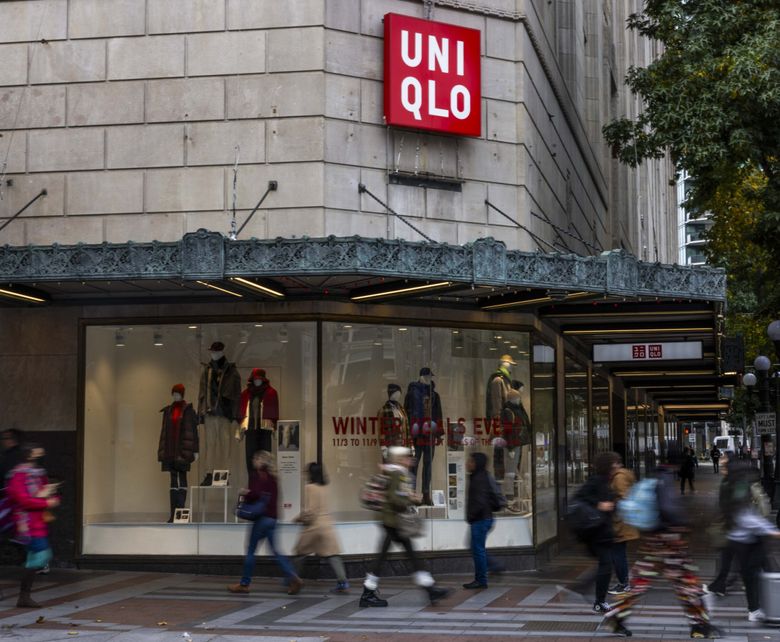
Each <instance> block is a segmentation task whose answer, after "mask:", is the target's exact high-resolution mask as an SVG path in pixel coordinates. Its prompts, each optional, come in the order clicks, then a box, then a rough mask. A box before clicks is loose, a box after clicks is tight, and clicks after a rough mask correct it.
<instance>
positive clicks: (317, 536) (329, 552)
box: [293, 462, 349, 593]
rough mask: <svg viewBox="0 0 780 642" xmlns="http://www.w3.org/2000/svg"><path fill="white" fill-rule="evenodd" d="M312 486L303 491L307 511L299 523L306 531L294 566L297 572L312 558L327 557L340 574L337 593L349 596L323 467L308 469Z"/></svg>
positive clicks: (303, 532) (337, 575)
mask: <svg viewBox="0 0 780 642" xmlns="http://www.w3.org/2000/svg"><path fill="white" fill-rule="evenodd" d="M308 469H309V482H308V483H307V484H306V487H305V488H304V491H303V510H302V511H301V514H300V515H298V517H296V518H295V521H296V522H298V523H300V524H303V530H302V531H301V533H300V535H299V536H298V541H297V542H296V543H295V547H294V548H293V555H294V556H295V559H294V561H293V563H294V564H295V567H296V569H297V570H299V571H300V567H301V566H302V565H303V562H304V560H305V559H306V557H307V556H308V555H316V556H317V557H324V558H326V559H327V560H328V563H329V564H330V566H331V568H332V569H333V572H334V573H335V574H336V580H337V582H336V588H335V589H334V592H336V593H346V592H347V591H348V589H349V582H348V581H347V575H346V571H345V570H344V562H343V561H342V560H341V557H340V555H341V546H340V544H339V540H338V537H337V536H336V529H335V528H334V527H333V520H332V519H331V517H330V511H329V510H328V493H327V490H326V483H327V482H326V480H325V472H324V471H323V469H322V466H321V465H320V464H317V463H314V462H312V463H311V464H309V466H308Z"/></svg>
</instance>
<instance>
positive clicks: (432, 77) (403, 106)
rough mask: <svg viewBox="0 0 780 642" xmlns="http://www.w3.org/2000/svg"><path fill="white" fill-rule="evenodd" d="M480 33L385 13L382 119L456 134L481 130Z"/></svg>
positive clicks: (401, 124)
mask: <svg viewBox="0 0 780 642" xmlns="http://www.w3.org/2000/svg"><path fill="white" fill-rule="evenodd" d="M480 88H481V73H480V34H479V31H478V30H476V29H468V28H466V27H458V26H456V25H449V24H445V23H443V22H432V21H430V20H420V19H419V18H410V17H409V16H402V15H399V14H396V13H388V14H386V15H385V120H386V121H387V124H388V125H399V126H401V127H414V128H415V129H427V130H429V131H437V132H447V133H450V134H459V135H461V136H479V135H481V134H482V109H481V106H482V101H481V94H480Z"/></svg>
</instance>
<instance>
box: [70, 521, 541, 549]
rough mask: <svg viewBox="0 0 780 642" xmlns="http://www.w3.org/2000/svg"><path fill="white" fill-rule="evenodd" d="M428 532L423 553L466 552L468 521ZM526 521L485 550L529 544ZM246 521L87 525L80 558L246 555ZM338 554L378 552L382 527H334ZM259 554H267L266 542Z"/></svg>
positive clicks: (290, 530)
mask: <svg viewBox="0 0 780 642" xmlns="http://www.w3.org/2000/svg"><path fill="white" fill-rule="evenodd" d="M425 527H426V531H425V534H424V535H423V536H422V537H419V538H417V539H416V540H415V544H416V546H417V548H418V549H419V550H420V551H421V552H425V551H457V550H466V549H468V548H469V531H468V524H467V523H466V522H461V521H457V522H453V521H452V520H446V519H441V520H439V519H431V520H427V521H426V522H425ZM300 528H301V527H300V526H298V525H295V524H279V525H278V526H277V541H278V543H279V547H280V548H281V550H282V551H283V552H285V553H287V554H289V553H290V552H291V551H292V547H293V545H294V543H295V540H296V538H297V536H298V532H299V530H300ZM531 528H532V520H531V518H530V517H522V516H518V517H502V518H500V519H497V520H496V521H495V526H494V527H493V530H492V531H491V533H490V536H489V538H488V547H489V548H492V547H496V548H504V547H520V546H533V537H532V534H531ZM247 529H248V525H247V523H238V524H232V523H231V524H219V523H216V524H215V523H210V524H138V523H102V524H85V525H84V530H83V540H82V554H84V555H185V556H193V555H216V556H219V555H224V556H236V555H242V554H243V553H244V547H245V546H246V543H245V542H246V534H247ZM336 530H337V532H338V536H339V540H340V541H341V547H342V551H343V553H344V554H345V555H371V554H373V553H376V552H377V548H378V546H379V539H380V535H381V532H380V526H379V525H378V524H377V523H376V522H346V523H339V524H336ZM258 554H259V555H269V554H270V552H269V550H268V547H267V545H266V544H263V546H262V547H261V548H260V550H259V551H258Z"/></svg>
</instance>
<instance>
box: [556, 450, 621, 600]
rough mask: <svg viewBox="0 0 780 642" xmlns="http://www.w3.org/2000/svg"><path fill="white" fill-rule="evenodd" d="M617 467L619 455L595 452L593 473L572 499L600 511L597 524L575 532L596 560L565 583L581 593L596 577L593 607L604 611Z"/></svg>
mask: <svg viewBox="0 0 780 642" xmlns="http://www.w3.org/2000/svg"><path fill="white" fill-rule="evenodd" d="M619 468H620V455H618V454H617V453H614V452H603V453H599V454H598V455H596V459H595V460H594V462H593V473H594V474H593V475H591V476H590V477H589V478H588V480H587V481H586V482H585V483H584V484H583V485H582V486H581V487H580V489H579V490H578V491H577V493H576V495H575V499H576V500H578V501H582V502H584V503H586V504H588V505H589V506H590V507H591V508H592V509H595V510H596V511H598V512H599V513H600V514H601V518H600V519H599V520H598V524H597V525H596V526H594V527H593V528H590V529H588V530H586V531H583V532H580V533H578V537H579V538H580V539H581V540H582V541H583V543H584V544H585V546H586V548H587V550H588V553H589V554H590V556H591V557H593V558H594V559H596V560H597V561H598V564H597V566H596V568H595V569H593V570H592V571H591V572H589V573H587V574H586V575H585V576H584V577H582V578H581V579H580V580H578V581H577V582H575V583H574V584H572V585H570V586H568V587H567V588H568V590H571V591H574V592H575V593H580V594H584V593H585V592H586V591H587V590H588V589H589V588H590V587H591V585H593V583H594V581H595V585H596V593H595V601H594V602H593V611H595V612H596V613H606V612H607V611H608V610H609V609H610V608H611V607H610V606H609V604H607V589H608V588H609V580H610V578H611V577H612V547H613V545H614V543H615V531H614V528H613V526H612V515H613V512H614V510H615V493H614V491H613V490H612V488H611V487H610V480H611V479H612V476H613V475H614V473H615V472H617V470H618V469H619Z"/></svg>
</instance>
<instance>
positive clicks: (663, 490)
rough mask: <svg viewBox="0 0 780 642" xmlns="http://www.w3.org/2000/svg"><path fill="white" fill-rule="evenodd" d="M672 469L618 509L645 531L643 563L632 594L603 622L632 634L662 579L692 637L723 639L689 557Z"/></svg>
mask: <svg viewBox="0 0 780 642" xmlns="http://www.w3.org/2000/svg"><path fill="white" fill-rule="evenodd" d="M673 470H674V469H673V467H668V466H659V471H660V473H659V475H658V477H657V478H655V479H652V478H651V479H644V480H642V481H641V482H639V483H638V484H636V485H635V486H634V488H633V490H632V492H631V493H629V495H628V497H627V498H626V500H624V502H621V505H620V506H619V507H618V510H619V511H620V513H621V517H622V519H623V521H625V522H626V523H627V524H629V525H631V526H634V527H636V528H639V529H640V530H642V531H644V533H643V535H642V537H641V539H640V544H639V559H638V560H637V561H636V563H635V564H634V566H633V567H632V569H631V578H632V579H631V583H632V586H631V590H630V591H629V592H628V593H626V594H625V595H624V596H623V597H621V598H620V599H619V600H618V601H617V602H616V603H615V604H614V605H613V606H612V608H611V609H610V610H609V611H608V612H607V614H606V618H605V620H604V622H605V624H606V625H607V627H608V628H609V629H610V630H611V631H612V632H613V633H615V634H617V635H621V636H623V637H630V636H631V635H632V634H631V631H630V630H629V629H628V627H627V624H628V617H629V615H630V613H631V609H632V608H633V606H634V605H635V604H636V602H637V601H638V600H639V598H640V597H641V596H642V595H643V594H644V593H645V592H646V591H647V589H649V588H650V585H651V583H652V579H653V578H654V577H658V576H663V577H664V578H666V579H667V580H669V581H670V582H671V583H672V585H673V587H674V592H675V593H676V595H677V599H678V600H680V602H681V603H682V607H683V609H684V611H685V614H686V616H687V617H688V619H689V620H690V622H691V632H690V634H691V637H692V638H716V637H718V630H717V629H716V628H715V627H714V626H713V625H712V624H711V623H710V618H709V614H708V613H707V608H706V607H705V605H704V600H703V595H704V592H703V590H702V588H701V583H700V582H699V578H698V577H697V574H696V567H695V566H694V565H693V562H692V561H691V560H690V558H689V556H688V540H687V530H688V529H687V528H686V523H687V520H686V516H685V510H684V508H683V507H682V506H681V504H680V500H679V498H678V496H677V495H676V493H675V492H674V480H673V479H672V475H673ZM652 482H655V484H653V483H652ZM653 491H655V492H653Z"/></svg>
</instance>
